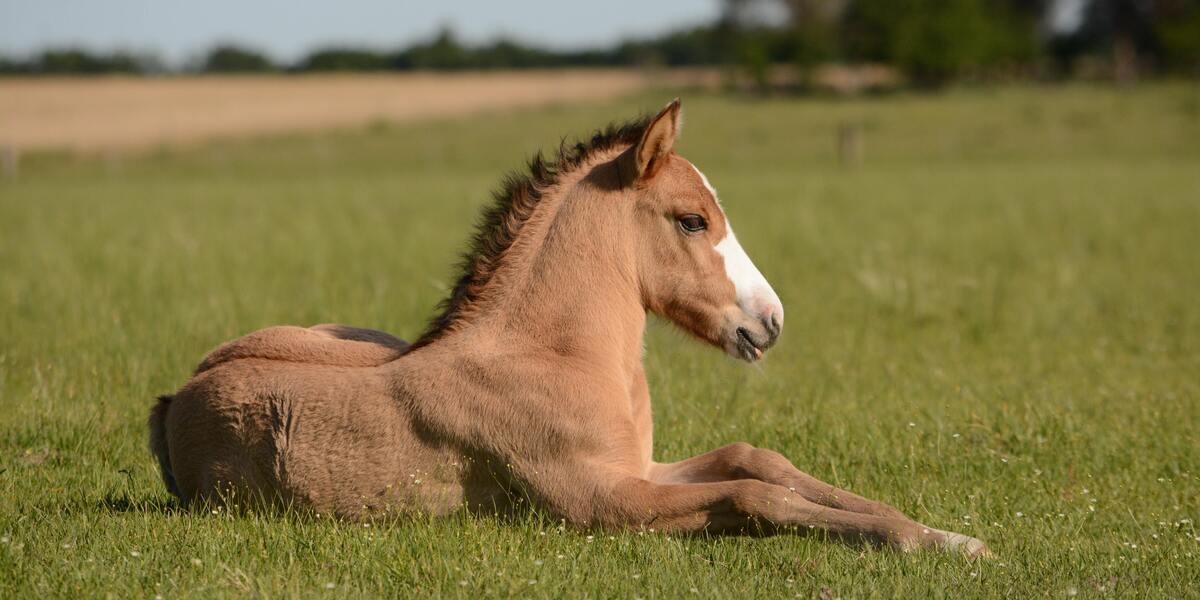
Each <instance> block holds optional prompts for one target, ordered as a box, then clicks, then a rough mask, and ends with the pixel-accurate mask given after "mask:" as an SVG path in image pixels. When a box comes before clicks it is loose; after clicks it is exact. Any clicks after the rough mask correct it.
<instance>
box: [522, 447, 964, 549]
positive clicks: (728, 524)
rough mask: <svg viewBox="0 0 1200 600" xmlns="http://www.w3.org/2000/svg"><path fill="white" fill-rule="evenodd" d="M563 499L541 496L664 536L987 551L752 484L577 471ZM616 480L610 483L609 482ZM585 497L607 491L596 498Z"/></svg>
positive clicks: (578, 513)
mask: <svg viewBox="0 0 1200 600" xmlns="http://www.w3.org/2000/svg"><path fill="white" fill-rule="evenodd" d="M576 475H577V476H578V475H582V479H576V480H575V481H574V483H572V484H571V485H569V486H567V487H565V488H564V489H563V491H565V492H566V493H565V494H560V495H557V497H554V496H550V495H546V496H545V498H546V500H548V501H549V502H550V503H551V505H552V506H551V508H553V509H555V510H556V511H558V512H560V513H562V514H563V515H564V516H567V517H568V518H569V520H570V521H571V522H573V523H577V524H579V525H585V526H586V525H602V526H608V527H650V528H656V529H659V530H665V531H718V532H719V531H737V532H740V531H747V530H753V529H754V528H755V527H757V526H766V527H772V528H797V529H802V530H809V529H816V530H821V531H824V532H826V533H829V534H831V535H834V536H836V537H839V538H842V539H845V540H848V541H867V542H872V543H877V544H883V545H887V546H891V547H893V548H896V549H899V550H906V551H907V550H915V549H918V548H927V549H937V550H949V551H955V552H962V553H964V554H967V555H969V556H978V555H980V554H985V553H986V552H987V547H986V546H984V545H983V543H982V542H980V541H979V540H975V539H972V538H966V537H965V536H957V537H954V536H955V534H947V533H946V532H942V531H938V530H936V529H929V528H928V527H924V526H922V525H920V524H918V523H916V522H914V521H911V520H909V519H900V518H892V517H881V516H877V515H867V514H862V513H854V512H849V511H844V510H838V509H835V508H829V507H827V506H822V505H819V504H816V503H814V502H810V501H808V500H806V499H804V497H802V496H800V495H798V494H796V493H795V492H793V491H791V490H789V489H788V488H786V487H783V486H780V485H774V484H770V483H766V482H764V481H760V480H756V479H737V480H732V481H714V482H707V483H674V484H672V483H657V482H654V481H649V480H646V479H641V478H638V477H631V476H620V475H619V474H611V473H610V474H609V475H615V476H614V477H612V479H609V480H608V481H605V479H608V477H605V473H604V472H603V470H598V469H596V468H594V467H593V468H589V469H581V470H577V471H576ZM614 479H615V481H614ZM587 490H597V491H599V490H607V492H600V493H597V494H594V495H591V494H587V493H586V491H587Z"/></svg>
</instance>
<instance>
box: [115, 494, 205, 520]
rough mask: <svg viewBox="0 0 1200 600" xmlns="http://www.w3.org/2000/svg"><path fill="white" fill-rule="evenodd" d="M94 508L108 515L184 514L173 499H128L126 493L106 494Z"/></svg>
mask: <svg viewBox="0 0 1200 600" xmlns="http://www.w3.org/2000/svg"><path fill="white" fill-rule="evenodd" d="M94 506H95V508H96V509H97V510H99V511H102V512H110V513H161V514H168V515H171V514H179V513H182V512H186V511H185V510H184V509H183V507H182V506H179V503H178V502H176V500H175V499H174V498H167V497H163V496H143V497H132V498H131V497H130V496H129V494H127V493H124V492H122V493H119V494H118V493H113V492H108V493H107V494H105V495H104V498H102V499H101V500H100V501H99V502H96V503H95V505H94Z"/></svg>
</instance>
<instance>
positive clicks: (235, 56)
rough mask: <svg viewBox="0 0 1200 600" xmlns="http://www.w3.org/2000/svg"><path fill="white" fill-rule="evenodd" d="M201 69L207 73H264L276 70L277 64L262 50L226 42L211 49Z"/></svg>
mask: <svg viewBox="0 0 1200 600" xmlns="http://www.w3.org/2000/svg"><path fill="white" fill-rule="evenodd" d="M201 69H202V70H203V71H204V72H206V73H262V72H267V71H274V70H275V65H274V64H272V63H271V60H270V59H269V58H267V57H266V55H264V54H262V53H260V52H257V51H255V50H249V49H246V48H241V47H238V46H234V45H230V44H224V45H220V46H217V47H216V48H213V49H212V50H211V51H209V53H208V56H207V57H205V59H204V65H203V66H202V67H201Z"/></svg>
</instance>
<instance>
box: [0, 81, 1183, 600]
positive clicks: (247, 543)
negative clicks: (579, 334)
mask: <svg viewBox="0 0 1200 600" xmlns="http://www.w3.org/2000/svg"><path fill="white" fill-rule="evenodd" d="M666 98H667V96H666V94H665V93H664V94H662V95H661V97H659V96H658V95H656V96H654V97H641V98H635V99H631V100H627V101H623V102H620V103H615V104H606V105H582V106H576V107H560V108H555V109H550V110H539V111H536V112H525V113H519V114H516V115H505V116H503V117H495V116H487V117H480V118H472V119H468V120H457V121H438V122H429V123H421V124H413V125H402V126H401V125H387V124H376V125H375V126H372V127H370V128H366V129H364V130H354V131H343V132H338V133H331V134H325V135H303V136H299V135H298V136H288V137H282V138H274V139H270V140H260V141H246V142H225V143H217V144H212V145H209V146H205V147H203V148H200V149H195V150H190V151H165V150H164V151H161V152H157V153H153V154H151V155H147V156H144V157H141V158H129V159H124V160H118V159H109V160H102V159H79V158H72V157H68V156H35V157H32V158H30V159H28V160H27V161H26V162H25V164H24V165H23V168H24V171H23V172H22V173H21V176H20V178H19V179H17V180H8V181H0V407H2V410H0V536H3V539H2V542H0V597H42V596H58V597H63V596H65V597H76V596H105V595H111V596H114V597H122V598H124V597H152V596H154V595H156V594H161V595H162V596H164V597H167V598H175V597H193V598H208V597H212V596H227V597H244V596H280V595H288V596H292V595H294V596H306V597H317V596H339V597H357V596H361V595H368V596H389V595H407V594H414V595H415V594H420V595H429V596H441V597H456V596H457V597H471V598H478V597H491V596H505V595H516V594H519V595H522V596H534V597H537V596H544V597H558V596H591V597H678V596H686V597H691V596H692V595H698V596H701V597H734V596H738V597H740V596H760V595H761V596H793V595H798V596H800V597H834V596H840V597H843V598H851V597H854V598H858V597H893V596H910V597H912V596H921V597H924V596H932V597H951V598H957V597H964V596H965V597H974V596H982V597H1007V598H1022V597H1030V596H1034V597H1065V596H1067V595H1069V594H1071V592H1072V591H1075V592H1077V593H1078V594H1079V596H1081V597H1095V596H1113V595H1115V596H1122V597H1136V596H1157V597H1172V598H1174V597H1186V596H1191V597H1196V596H1197V595H1200V589H1198V587H1197V584H1196V573H1197V571H1198V569H1200V537H1198V536H1200V530H1198V529H1197V527H1196V521H1197V520H1200V469H1198V465H1197V460H1198V459H1200V443H1198V441H1197V440H1198V439H1200V438H1198V436H1197V425H1198V424H1200V405H1198V403H1200V90H1198V89H1197V88H1196V87H1194V86H1193V87H1185V86H1183V85H1157V86H1146V87H1139V88H1136V89H1128V90H1119V91H1118V90H1110V89H1103V88H1088V87H1068V88H1048V89H1033V88H1029V89H1003V90H997V91H956V92H951V93H947V94H945V95H937V96H895V97H889V98H880V99H862V100H855V101H828V100H782V99H781V100H749V99H731V98H726V97H717V96H691V97H685V113H686V121H687V124H686V127H685V130H684V134H683V138H682V140H681V146H680V148H679V149H680V151H681V152H682V153H683V154H684V155H685V156H687V157H689V158H691V159H693V160H694V161H695V162H696V163H697V164H698V165H700V167H701V168H703V169H704V170H705V171H706V172H707V174H708V175H709V177H710V179H711V180H712V181H713V182H714V184H715V185H716V186H717V187H718V189H720V191H721V197H722V199H723V200H724V202H725V205H726V207H727V209H728V210H729V212H730V215H731V218H732V219H733V221H734V223H735V224H736V226H737V228H738V231H739V238H741V240H742V243H743V245H744V246H746V248H747V250H748V252H749V253H750V255H751V256H752V257H754V258H755V260H756V262H757V263H758V265H759V266H760V268H761V269H762V270H763V271H764V272H765V273H766V275H767V276H768V278H769V279H770V280H771V281H772V283H773V284H774V286H775V288H776V290H777V291H778V292H779V295H780V296H781V297H782V298H783V301H784V305H785V306H786V308H787V315H788V317H787V330H786V331H785V333H784V337H783V339H782V341H781V343H780V345H779V346H778V347H777V349H776V350H774V351H773V353H772V355H771V356H770V357H769V358H768V360H767V361H766V362H765V364H763V365H762V366H761V368H755V367H748V366H745V365H743V364H739V363H736V362H735V361H733V360H731V359H727V358H725V357H723V356H721V355H720V354H718V353H717V352H715V351H713V350H710V349H707V348H703V347H700V346H698V345H697V344H695V343H691V342H687V341H686V338H685V337H684V336H683V335H681V334H679V333H677V332H675V331H674V330H673V329H672V328H671V327H670V326H667V325H665V324H662V323H655V324H654V325H653V326H652V327H651V328H650V332H649V340H648V346H649V353H648V357H647V363H648V370H649V375H650V387H651V391H652V394H653V397H654V399H655V405H654V409H655V416H656V425H657V431H656V433H657V457H658V458H659V459H668V460H669V459H678V458H682V457H685V456H688V455H692V454H697V453H700V452H703V451H705V450H708V449H711V448H714V447H717V446H719V445H722V444H725V443H728V442H732V441H736V440H745V441H749V442H751V443H754V444H756V445H760V446H765V447H771V448H774V449H777V450H779V451H781V452H783V453H785V454H787V455H788V456H789V457H791V458H792V459H793V461H794V462H795V463H796V464H797V465H798V466H799V467H800V468H801V469H803V470H806V471H809V472H811V473H813V474H815V475H817V476H818V477H821V478H824V479H827V480H829V481H831V482H834V483H836V484H838V485H842V486H845V487H848V488H850V489H852V490H855V491H856V492H859V493H861V494H864V495H866V496H869V497H875V498H879V499H882V500H885V501H888V502H890V503H892V504H894V505H896V506H898V507H900V508H901V509H903V510H905V511H906V512H908V513H909V514H911V515H913V516H914V517H916V518H918V519H920V520H923V521H925V522H926V523H928V524H930V525H934V526H937V527H942V528H947V529H954V530H958V531H961V532H963V533H967V534H970V535H973V536H976V537H979V538H982V539H983V540H985V541H987V542H988V543H989V544H990V545H991V547H992V548H993V550H995V552H996V553H997V555H998V559H996V560H994V561H989V562H974V563H972V562H968V561H966V560H963V559H961V558H958V557H953V556H943V555H937V554H931V553H920V554H911V555H902V554H898V553H893V552H889V551H881V550H872V549H866V550H863V549H859V548H852V547H847V546H842V545H838V544H834V543H830V542H826V541H823V540H821V539H819V538H815V537H796V536H781V537H775V538H769V539H747V538H736V537H728V538H709V537H677V536H665V535H661V534H637V533H630V534H614V535H611V536H610V535H608V534H595V537H594V538H591V537H587V535H588V534H587V533H581V532H576V531H572V530H565V531H564V530H561V529H560V528H559V527H558V526H557V524H555V523H552V522H548V521H546V520H545V519H543V518H541V517H539V516H537V515H530V516H527V517H521V518H518V519H517V520H516V521H515V522H505V521H502V520H500V519H495V518H480V517H469V516H456V517H453V518H449V519H446V520H441V521H430V522H425V521H419V520H418V521H405V522H398V523H392V524H375V525H373V526H371V527H364V526H362V525H352V524H347V523H340V522H335V521H331V520H329V519H322V518H313V517H306V516H302V515H285V516H273V515H263V514H257V515H255V514H250V515H229V514H218V515H213V514H189V513H184V512H180V511H179V510H177V508H176V507H175V505H174V503H173V501H172V500H171V499H170V497H169V496H168V494H167V493H166V491H165V490H164V489H163V487H162V485H161V484H160V482H159V481H158V476H157V473H156V471H155V467H154V465H153V462H152V460H151V457H150V455H149V454H148V453H147V452H146V450H145V441H144V440H145V427H144V420H145V416H146V411H147V409H148V407H149V406H150V403H151V399H152V398H153V397H154V396H155V395H157V394H160V393H164V392H169V391H171V390H173V389H175V388H176V387H177V386H179V385H180V384H181V383H182V382H184V381H185V380H186V378H187V376H188V373H189V370H190V369H191V368H192V367H193V366H194V365H195V363H196V362H197V361H198V360H199V359H200V357H201V356H202V355H203V354H204V353H205V352H206V351H207V350H208V349H209V348H211V347H213V346H214V345H216V344H218V343H219V342H221V341H223V340H226V339H228V338H230V337H233V336H236V335H239V334H241V333H244V332H248V331H250V330H253V329H256V328H259V327H263V326H267V325H272V324H279V323H297V324H311V323H315V322H322V321H337V322H344V323H350V324H355V325H361V326H369V327H377V328H381V329H385V330H388V331H391V332H394V333H396V334H399V335H401V336H413V335H415V334H416V333H417V332H418V331H419V330H420V329H421V328H422V326H423V324H424V321H425V319H426V318H427V317H428V316H430V314H431V312H432V306H433V304H434V303H435V302H436V301H437V300H438V299H439V298H440V296H441V295H442V294H443V293H444V292H445V290H446V288H447V286H448V285H449V283H450V282H449V279H448V278H449V277H450V275H451V273H452V270H451V264H452V262H453V261H454V259H455V255H456V253H457V252H458V251H459V250H460V249H461V247H462V246H463V243H464V241H465V239H466V237H467V235H468V233H469V229H470V227H469V224H470V223H471V221H472V219H473V217H474V214H475V212H476V210H477V208H478V207H479V205H480V204H481V203H482V202H484V201H485V200H486V198H487V196H488V192H489V190H490V189H491V188H492V187H493V185H495V184H496V182H497V181H498V179H499V177H500V175H501V173H502V172H503V171H504V170H506V169H509V168H514V167H516V166H518V165H519V164H520V163H521V161H522V159H523V158H524V157H525V156H527V155H528V154H529V153H531V152H532V151H533V150H534V149H536V148H537V147H539V146H544V147H548V146H551V145H553V144H555V143H557V140H558V138H559V137H560V136H561V135H564V134H582V133H586V132H588V131H589V130H590V129H592V128H595V127H597V126H599V125H601V124H603V123H605V122H607V121H609V120H611V119H618V118H625V117H627V116H631V115H632V114H634V113H635V112H636V111H637V109H639V108H643V109H644V108H652V107H654V106H656V105H658V104H660V103H661V102H662V101H663V100H665V99H666ZM847 120H849V121H855V122H859V123H861V124H862V125H863V130H864V132H865V139H866V158H865V162H864V164H863V165H862V166H861V167H859V168H856V169H850V168H843V167H840V166H839V165H838V164H837V162H836V160H835V158H834V157H835V152H834V147H833V142H834V138H835V131H836V129H837V126H838V123H840V122H842V121H847ZM534 582H536V583H534ZM327 585H332V588H327ZM826 590H827V591H826ZM693 591H695V592H696V594H692V592H693Z"/></svg>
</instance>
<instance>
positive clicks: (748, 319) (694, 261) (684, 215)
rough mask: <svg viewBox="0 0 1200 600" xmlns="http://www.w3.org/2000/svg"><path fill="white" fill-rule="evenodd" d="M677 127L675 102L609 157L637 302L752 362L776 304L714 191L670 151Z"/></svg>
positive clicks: (770, 330) (771, 326)
mask: <svg viewBox="0 0 1200 600" xmlns="http://www.w3.org/2000/svg"><path fill="white" fill-rule="evenodd" d="M679 129H680V107H679V101H678V100H676V101H674V102H672V103H671V104H670V105H668V106H667V107H666V108H665V109H663V111H662V112H661V113H659V114H658V115H657V116H656V117H655V118H654V119H653V120H651V121H650V123H649V125H647V126H646V128H645V131H644V132H643V134H642V136H641V139H640V141H638V142H637V143H636V144H634V145H633V146H632V147H630V148H629V149H628V150H627V151H625V152H624V153H623V154H621V156H620V157H618V158H617V161H618V169H619V171H620V173H621V177H620V178H621V182H622V185H624V186H627V188H628V191H629V192H630V193H631V194H630V195H631V196H632V198H633V203H634V207H633V208H634V209H633V211H632V213H631V214H632V219H633V225H632V228H631V229H632V231H633V232H634V237H635V239H636V243H635V245H636V256H637V261H638V265H637V272H638V278H639V284H640V288H641V290H642V301H643V303H644V304H645V306H646V307H647V308H648V309H650V310H651V311H653V312H655V313H656V314H658V315H661V316H664V317H666V318H668V319H671V320H672V321H674V322H675V323H677V324H678V325H680V326H681V327H683V328H684V329H686V330H688V331H689V332H691V333H692V334H694V335H696V336H697V337H699V338H701V339H703V340H705V341H707V342H709V343H710V344H713V345H714V346H717V347H719V348H722V349H723V350H725V351H726V352H727V353H729V354H731V355H733V356H735V357H738V358H741V359H744V360H747V361H754V360H758V359H759V358H761V357H762V355H763V352H764V351H765V350H766V349H767V348H770V347H771V346H772V345H773V344H774V343H775V340H776V339H777V338H778V337H779V333H780V331H782V329H783V305H782V304H780V302H779V296H777V295H776V294H775V291H774V290H773V289H771V285H770V284H768V283H767V280H766V278H764V277H763V275H762V273H760V272H759V271H758V269H757V268H756V267H755V266H754V263H753V262H751V261H750V257H749V256H746V252H745V251H744V250H742V247H741V245H740V244H738V241H737V238H736V237H734V235H733V227H732V225H731V224H730V223H729V218H728V217H727V216H726V215H725V211H724V210H722V209H721V205H720V203H719V202H718V201H717V192H716V190H714V189H713V187H712V186H711V185H710V184H709V183H708V179H707V178H706V177H705V176H704V174H703V173H701V172H700V170H699V169H697V168H696V167H695V166H694V165H692V163H690V162H688V161H687V160H686V159H684V158H683V157H681V156H679V155H677V154H675V153H674V151H673V147H674V144H675V138H676V136H677V135H678V133H679Z"/></svg>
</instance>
